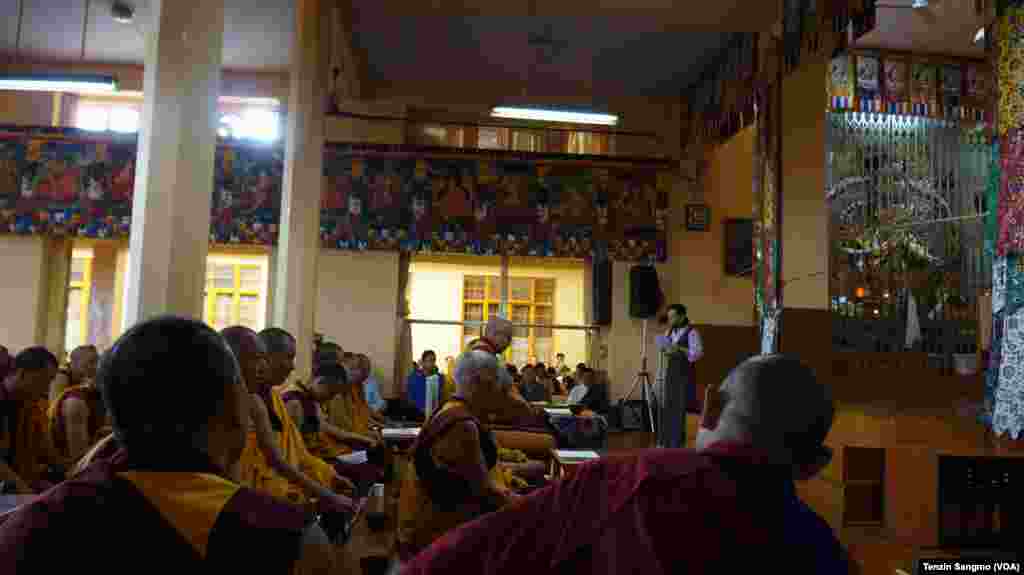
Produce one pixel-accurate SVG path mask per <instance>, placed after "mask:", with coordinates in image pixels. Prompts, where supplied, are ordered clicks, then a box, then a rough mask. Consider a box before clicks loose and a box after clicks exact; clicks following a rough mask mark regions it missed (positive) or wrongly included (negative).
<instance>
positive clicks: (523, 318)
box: [510, 305, 530, 337]
mask: <svg viewBox="0 0 1024 575" xmlns="http://www.w3.org/2000/svg"><path fill="white" fill-rule="evenodd" d="M510 319H511V320H512V323H530V306H528V305H514V306H512V317H511V318H510ZM529 335H530V328H528V327H517V328H515V334H514V337H528V336H529Z"/></svg>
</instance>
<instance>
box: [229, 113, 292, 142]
mask: <svg viewBox="0 0 1024 575" xmlns="http://www.w3.org/2000/svg"><path fill="white" fill-rule="evenodd" d="M280 123H281V120H280V117H279V115H278V113H277V111H276V110H267V109H265V108H250V109H248V110H246V111H245V112H243V113H242V121H241V124H240V125H237V126H236V129H235V136H236V137H242V138H249V139H253V140H262V141H264V142H272V141H274V140H276V139H277V138H278V133H279V131H280Z"/></svg>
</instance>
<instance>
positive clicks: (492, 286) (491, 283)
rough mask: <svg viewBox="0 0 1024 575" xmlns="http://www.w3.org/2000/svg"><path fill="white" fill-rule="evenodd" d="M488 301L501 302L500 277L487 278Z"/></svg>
mask: <svg viewBox="0 0 1024 575" xmlns="http://www.w3.org/2000/svg"><path fill="white" fill-rule="evenodd" d="M487 299H490V300H494V301H501V278H500V277H493V276H491V277H488V278H487Z"/></svg>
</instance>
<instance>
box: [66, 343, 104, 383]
mask: <svg viewBox="0 0 1024 575" xmlns="http://www.w3.org/2000/svg"><path fill="white" fill-rule="evenodd" d="M70 359H71V371H73V372H74V374H75V377H76V379H82V378H88V379H91V378H93V377H96V370H97V368H98V367H99V359H100V353H99V351H98V350H97V349H96V346H95V345H80V346H78V347H76V348H75V349H74V351H72V352H71V358H70Z"/></svg>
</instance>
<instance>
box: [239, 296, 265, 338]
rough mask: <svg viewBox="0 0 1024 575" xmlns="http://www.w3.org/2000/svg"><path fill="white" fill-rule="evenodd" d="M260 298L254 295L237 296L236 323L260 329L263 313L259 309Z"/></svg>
mask: <svg viewBox="0 0 1024 575" xmlns="http://www.w3.org/2000/svg"><path fill="white" fill-rule="evenodd" d="M260 307H261V306H260V298H259V296H254V295H243V296H240V297H239V298H238V323H239V324H240V325H244V326H245V327H248V328H250V329H254V330H257V331H258V330H261V329H263V326H262V325H261V324H262V323H263V322H262V321H260V320H261V319H262V316H263V314H262V313H261V309H260Z"/></svg>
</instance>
